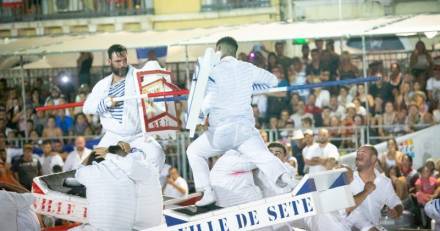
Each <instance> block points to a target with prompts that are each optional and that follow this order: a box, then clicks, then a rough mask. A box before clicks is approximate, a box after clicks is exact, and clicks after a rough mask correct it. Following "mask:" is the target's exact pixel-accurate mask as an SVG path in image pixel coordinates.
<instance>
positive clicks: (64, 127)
mask: <svg viewBox="0 0 440 231" xmlns="http://www.w3.org/2000/svg"><path fill="white" fill-rule="evenodd" d="M57 112H58V115H57V116H56V117H55V124H56V126H57V127H58V128H60V129H61V131H62V132H63V135H64V136H67V135H69V132H70V129H71V128H72V126H73V119H72V117H71V116H70V115H67V114H66V110H57Z"/></svg>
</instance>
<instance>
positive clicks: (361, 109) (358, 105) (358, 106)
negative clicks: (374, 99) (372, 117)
mask: <svg viewBox="0 0 440 231" xmlns="http://www.w3.org/2000/svg"><path fill="white" fill-rule="evenodd" d="M353 104H354V107H355V109H356V114H357V115H361V116H367V110H366V109H365V107H364V106H362V104H361V101H360V100H359V99H358V98H354V99H353Z"/></svg>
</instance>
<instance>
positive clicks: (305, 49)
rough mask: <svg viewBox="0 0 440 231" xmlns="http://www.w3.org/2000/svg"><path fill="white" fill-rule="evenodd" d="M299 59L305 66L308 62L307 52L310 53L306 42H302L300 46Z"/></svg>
mask: <svg viewBox="0 0 440 231" xmlns="http://www.w3.org/2000/svg"><path fill="white" fill-rule="evenodd" d="M301 54H302V56H301V61H302V63H303V64H304V66H307V65H308V64H309V63H310V59H309V54H310V48H309V45H308V44H303V45H302V46H301Z"/></svg>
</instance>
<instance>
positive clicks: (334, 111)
mask: <svg viewBox="0 0 440 231" xmlns="http://www.w3.org/2000/svg"><path fill="white" fill-rule="evenodd" d="M345 105H347V104H339V103H338V99H337V98H336V96H330V104H329V108H330V114H331V116H332V117H333V116H336V117H337V118H338V119H343V118H344V117H345Z"/></svg>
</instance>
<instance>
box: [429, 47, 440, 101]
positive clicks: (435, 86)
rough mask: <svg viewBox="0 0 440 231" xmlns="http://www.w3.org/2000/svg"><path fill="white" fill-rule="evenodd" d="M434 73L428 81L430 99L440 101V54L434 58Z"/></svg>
mask: <svg viewBox="0 0 440 231" xmlns="http://www.w3.org/2000/svg"><path fill="white" fill-rule="evenodd" d="M432 71H433V75H432V77H431V78H429V79H428V82H427V83H426V90H427V92H428V99H429V100H430V101H432V102H436V103H440V56H439V57H436V58H435V59H434V67H433V68H432Z"/></svg>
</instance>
